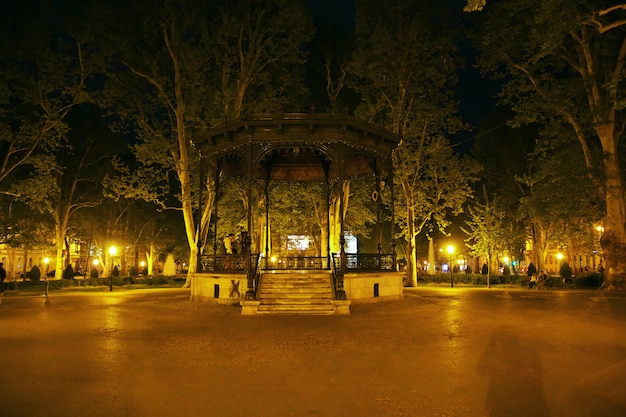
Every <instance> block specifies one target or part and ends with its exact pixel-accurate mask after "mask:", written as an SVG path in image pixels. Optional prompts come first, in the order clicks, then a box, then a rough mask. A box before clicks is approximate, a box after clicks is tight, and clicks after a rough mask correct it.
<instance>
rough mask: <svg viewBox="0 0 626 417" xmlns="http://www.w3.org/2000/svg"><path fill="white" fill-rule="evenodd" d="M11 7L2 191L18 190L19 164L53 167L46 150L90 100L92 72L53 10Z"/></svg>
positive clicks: (0, 50) (2, 112) (3, 82)
mask: <svg viewBox="0 0 626 417" xmlns="http://www.w3.org/2000/svg"><path fill="white" fill-rule="evenodd" d="M13 6H14V7H15V9H14V10H11V9H8V10H7V9H5V10H4V13H3V19H2V22H3V24H2V32H1V35H0V36H1V37H2V39H3V42H2V45H1V46H0V63H1V65H0V149H1V151H2V152H1V153H2V158H1V160H0V192H2V193H4V194H11V195H16V194H19V193H17V192H16V190H15V187H14V186H15V184H16V182H18V181H19V180H20V179H21V178H22V174H23V172H19V173H18V172H17V171H18V170H19V169H20V168H25V171H26V172H28V171H29V170H31V169H37V170H40V171H42V170H45V169H49V159H48V156H47V153H46V150H52V149H55V146H56V145H57V143H62V142H63V141H64V140H65V134H66V133H67V126H66V124H65V121H64V120H65V118H66V117H67V115H68V113H69V112H70V111H71V110H72V108H74V107H75V106H76V105H78V104H80V103H83V102H85V101H86V99H87V95H86V82H87V81H88V78H89V75H90V72H89V69H88V67H87V66H86V65H85V62H84V59H83V47H84V45H83V42H82V41H81V40H80V39H79V38H78V37H76V36H72V35H70V34H69V33H66V32H60V31H59V29H58V28H57V27H56V26H54V25H53V24H52V23H51V22H50V21H49V20H48V19H49V17H50V16H51V15H52V16H55V15H56V13H55V11H54V10H52V9H50V8H48V7H42V8H41V9H39V8H37V10H38V11H39V13H38V14H37V13H35V14H33V13H32V10H28V12H26V11H25V10H26V9H25V8H23V7H20V6H17V5H13ZM8 7H10V6H8ZM33 10H34V8H33ZM57 17H59V16H57ZM59 18H60V17H59ZM33 27H36V28H37V30H36V31H33V30H32V28H33Z"/></svg>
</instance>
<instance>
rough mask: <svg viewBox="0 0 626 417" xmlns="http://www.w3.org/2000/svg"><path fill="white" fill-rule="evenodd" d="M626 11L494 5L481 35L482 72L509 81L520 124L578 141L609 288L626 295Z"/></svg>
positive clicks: (523, 0)
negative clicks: (594, 194)
mask: <svg viewBox="0 0 626 417" xmlns="http://www.w3.org/2000/svg"><path fill="white" fill-rule="evenodd" d="M625 10H626V5H624V4H621V5H610V2H608V1H600V2H598V1H593V2H592V1H585V0H577V1H564V0H550V1H544V2H541V4H537V3H536V2H534V1H528V0H511V1H507V2H499V3H494V4H493V5H490V7H489V9H488V10H485V12H484V13H483V14H482V15H483V16H482V17H484V19H485V22H484V24H481V25H480V26H481V27H480V35H479V36H478V39H479V45H480V48H481V51H482V58H481V65H482V68H483V69H484V70H485V71H487V72H489V73H490V74H493V75H495V76H504V75H505V74H506V76H508V77H509V79H508V80H507V82H506V84H505V87H504V88H503V90H502V93H501V98H502V100H503V101H504V102H506V103H508V104H510V105H511V106H512V108H513V109H514V110H515V111H516V112H517V114H518V118H517V120H516V121H517V122H518V123H528V122H532V123H541V124H542V125H544V126H546V127H547V128H552V127H553V126H554V125H559V126H561V127H562V128H563V127H564V126H567V130H561V136H562V137H567V138H570V139H571V140H574V141H577V142H578V144H579V146H580V147H581V150H582V153H583V156H584V160H585V164H586V167H587V174H588V176H589V177H590V178H591V179H592V181H594V182H595V184H596V188H597V191H598V194H599V195H600V196H602V198H603V200H604V202H605V210H606V211H605V215H604V222H603V223H604V224H603V226H604V230H605V232H604V235H603V237H602V248H603V254H604V257H605V261H606V265H607V269H606V270H607V273H606V274H605V281H604V288H606V289H609V290H613V289H620V290H624V289H626V222H625V217H624V216H625V213H626V207H625V205H626V203H625V201H624V198H623V196H624V183H623V178H622V170H621V167H620V162H621V161H620V154H619V149H618V143H619V139H620V137H621V136H622V135H623V132H624V126H625V123H626V117H625V116H626V113H625V112H624V99H625V98H626V96H625V95H624V91H626V89H625V88H624V83H625V82H626V81H625V80H626V77H624V75H625V73H626V72H625V71H626V68H625V64H626V46H625V45H626V19H625V18H624V11H625Z"/></svg>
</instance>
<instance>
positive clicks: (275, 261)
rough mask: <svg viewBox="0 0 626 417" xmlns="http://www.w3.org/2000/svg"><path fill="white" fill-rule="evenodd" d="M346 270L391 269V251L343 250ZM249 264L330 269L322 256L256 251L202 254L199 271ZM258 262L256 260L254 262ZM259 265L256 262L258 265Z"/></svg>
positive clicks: (336, 262)
mask: <svg viewBox="0 0 626 417" xmlns="http://www.w3.org/2000/svg"><path fill="white" fill-rule="evenodd" d="M345 256H346V264H345V265H346V271H344V272H348V271H350V272H359V271H364V272H365V271H393V270H394V266H395V262H394V255H393V254H390V253H346V254H345ZM248 257H250V265H251V266H255V267H256V268H258V269H261V270H268V269H269V270H307V269H308V270H329V269H332V267H333V265H329V264H328V258H327V257H325V256H278V257H271V258H265V257H259V254H257V253H253V254H241V255H201V256H200V260H199V268H198V272H202V271H220V272H233V273H236V272H244V271H246V270H247V260H248ZM332 257H333V259H332V262H333V263H334V265H336V266H337V267H338V266H339V265H341V262H340V259H341V254H339V253H333V254H332ZM257 262H258V263H257ZM257 265H258V266H257Z"/></svg>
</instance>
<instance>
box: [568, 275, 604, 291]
mask: <svg viewBox="0 0 626 417" xmlns="http://www.w3.org/2000/svg"><path fill="white" fill-rule="evenodd" d="M603 281H604V278H603V276H602V274H599V273H593V274H588V275H583V276H581V277H576V278H575V279H574V287H576V288H599V287H600V286H601V285H602V282H603Z"/></svg>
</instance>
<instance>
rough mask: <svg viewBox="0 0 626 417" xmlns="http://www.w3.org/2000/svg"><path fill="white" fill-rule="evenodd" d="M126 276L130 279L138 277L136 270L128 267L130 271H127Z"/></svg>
mask: <svg viewBox="0 0 626 417" xmlns="http://www.w3.org/2000/svg"><path fill="white" fill-rule="evenodd" d="M128 275H130V276H131V277H136V276H137V275H138V274H137V270H136V269H135V267H134V266H131V267H130V270H129V271H128Z"/></svg>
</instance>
